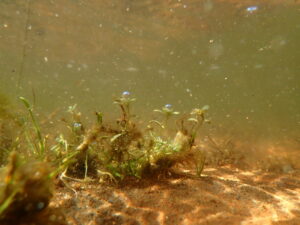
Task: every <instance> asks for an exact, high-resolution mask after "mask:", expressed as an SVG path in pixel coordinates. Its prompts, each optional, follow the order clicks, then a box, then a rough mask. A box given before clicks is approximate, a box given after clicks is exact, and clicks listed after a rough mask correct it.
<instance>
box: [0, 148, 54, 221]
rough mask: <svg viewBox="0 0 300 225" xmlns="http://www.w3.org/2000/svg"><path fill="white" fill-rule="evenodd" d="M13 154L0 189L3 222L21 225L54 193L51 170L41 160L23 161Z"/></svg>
mask: <svg viewBox="0 0 300 225" xmlns="http://www.w3.org/2000/svg"><path fill="white" fill-rule="evenodd" d="M23 161H24V160H22V159H21V158H20V157H19V156H18V155H17V153H15V152H14V153H12V155H11V158H10V163H9V164H8V166H7V167H6V168H5V169H3V171H2V176H1V181H0V183H1V186H0V187H1V189H0V221H2V222H1V224H2V223H5V224H7V223H8V224H18V223H19V222H22V221H20V220H22V218H25V217H28V216H30V217H32V218H34V216H35V215H36V214H37V213H40V212H41V211H43V210H44V209H46V208H47V206H48V204H49V202H50V199H51V197H52V193H53V181H52V178H51V177H50V173H51V169H50V166H49V165H48V163H45V162H40V161H28V162H23Z"/></svg>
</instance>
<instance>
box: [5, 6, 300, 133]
mask: <svg viewBox="0 0 300 225" xmlns="http://www.w3.org/2000/svg"><path fill="white" fill-rule="evenodd" d="M266 2H267V1H266ZM0 9H1V10H0V91H1V92H3V93H7V94H8V95H10V96H11V97H12V98H13V99H15V98H16V96H20V95H22V96H26V97H27V98H29V99H31V100H32V101H33V97H32V96H33V94H32V93H33V92H34V93H35V101H36V102H35V105H36V107H38V109H39V110H41V109H43V110H46V112H52V111H54V110H55V109H56V108H62V109H66V108H67V106H69V105H72V104H74V103H77V104H78V105H79V107H80V109H81V110H82V111H85V112H87V113H90V114H91V113H92V112H93V111H95V110H101V111H103V112H105V113H110V112H111V111H112V110H114V106H113V104H112V98H113V96H117V95H119V94H120V93H122V92H123V91H125V90H128V91H130V92H131V93H132V94H133V95H134V96H136V97H137V98H138V102H137V104H136V111H137V112H140V113H145V114H147V115H148V113H147V112H152V110H153V109H154V108H160V107H161V106H162V105H164V104H167V103H170V104H172V105H173V106H174V108H175V109H178V110H179V111H181V112H185V111H186V112H188V111H190V110H191V109H192V108H194V107H201V106H203V105H206V104H208V105H210V117H211V118H212V121H213V127H217V128H216V129H220V130H222V131H225V132H226V130H228V131H229V130H230V131H231V130H232V129H233V130H236V131H238V132H240V133H243V134H257V135H259V136H262V137H269V136H295V137H296V136H298V137H299V132H300V63H299V62H300V47H299V46H300V5H299V3H297V2H293V1H284V2H281V3H276V2H271V3H268V4H267V3H262V1H247V2H244V1H212V0H204V1H200V0H177V1H158V0H131V1H129V0H126V1H125V0H124V1H114V0H112V1H111V0H110V1H105V0H103V1H95V0H89V1H83V0H81V1H80V0H76V1H71V0H51V1H37V0H36V1H35V0H24V1H12V0H10V1H8V0H6V1H1V2H0ZM218 127H219V128H218ZM220 127H221V128H220Z"/></svg>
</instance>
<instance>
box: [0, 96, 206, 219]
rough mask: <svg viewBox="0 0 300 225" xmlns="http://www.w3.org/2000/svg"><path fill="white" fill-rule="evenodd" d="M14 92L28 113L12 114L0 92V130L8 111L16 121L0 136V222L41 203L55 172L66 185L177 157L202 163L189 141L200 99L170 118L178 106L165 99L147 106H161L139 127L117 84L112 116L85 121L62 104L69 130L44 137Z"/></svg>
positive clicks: (131, 173)
mask: <svg viewBox="0 0 300 225" xmlns="http://www.w3.org/2000/svg"><path fill="white" fill-rule="evenodd" d="M20 100H21V102H22V103H23V104H24V106H25V108H26V110H27V112H28V115H29V119H24V115H23V116H22V120H21V119H20V118H19V117H20V116H17V114H16V115H15V116H13V114H12V113H11V112H9V111H7V109H6V108H4V106H5V105H7V102H6V101H4V100H3V99H1V124H0V125H1V128H3V129H2V132H3V133H6V134H8V131H9V127H7V128H6V127H5V126H4V125H5V124H6V123H7V121H8V118H9V119H10V120H12V121H14V123H18V126H19V128H18V130H19V131H18V132H17V133H16V134H14V135H11V136H10V137H9V141H7V140H6V139H4V138H3V136H1V140H0V141H1V142H0V144H1V146H0V147H1V150H2V151H1V152H5V154H3V153H1V164H2V169H1V173H2V176H1V177H2V180H1V181H0V182H1V186H0V187H1V189H0V220H1V221H3V222H4V223H10V222H11V221H14V222H15V223H17V222H18V221H15V219H14V218H19V217H16V215H24V214H25V215H28V214H30V215H36V214H37V213H39V212H41V211H43V210H44V209H45V208H47V206H48V203H49V201H50V199H51V197H52V192H53V187H54V185H53V181H54V180H55V179H56V180H58V181H61V182H62V183H63V184H64V185H66V186H67V187H69V188H70V189H72V188H71V187H70V186H69V185H68V181H69V180H77V181H80V182H87V181H90V180H94V181H97V180H98V181H99V182H102V183H103V182H106V183H108V184H109V183H111V182H113V183H119V182H120V181H126V179H128V178H129V179H132V178H134V179H137V180H140V179H144V178H148V177H152V178H153V177H159V176H161V175H163V176H164V175H166V173H168V172H169V171H170V169H171V168H172V167H173V166H174V165H176V164H180V163H184V162H189V163H193V164H194V165H195V170H196V172H197V175H198V176H200V175H201V172H202V170H203V167H204V162H205V154H204V152H203V151H202V150H201V149H200V148H199V147H197V146H196V145H195V139H196V136H197V133H198V131H199V129H200V127H201V126H202V125H203V123H206V122H209V121H208V120H206V119H205V114H206V111H207V110H208V106H204V107H203V108H202V109H197V108H196V109H193V110H192V111H191V113H190V114H189V115H188V116H184V117H182V118H179V119H177V120H173V118H172V117H174V116H177V115H179V112H177V111H175V110H173V107H172V106H171V105H170V104H167V105H165V106H164V107H162V109H161V110H154V112H158V113H161V114H162V120H161V121H160V120H150V121H149V122H148V123H147V125H146V127H145V128H144V129H142V128H140V127H138V126H137V122H136V121H135V119H136V118H135V115H133V114H132V104H133V103H134V102H135V101H136V99H135V98H132V97H131V94H130V93H129V92H127V91H125V92H123V93H122V95H121V96H120V97H119V98H116V99H115V100H114V104H116V105H117V106H118V107H119V108H120V111H121V116H120V118H118V119H117V120H116V124H108V123H106V122H105V120H104V115H103V114H102V113H101V112H96V122H95V124H94V125H93V126H92V127H91V128H86V127H85V125H84V124H83V123H82V121H81V113H80V112H78V111H77V107H76V105H74V106H70V107H69V109H68V113H69V115H70V118H67V119H64V122H65V123H64V124H65V125H66V127H67V128H68V130H69V133H68V134H64V133H63V132H61V133H59V134H58V135H57V136H56V137H54V138H52V139H53V140H51V138H50V137H49V135H45V134H44V133H43V130H42V128H41V126H40V123H39V121H38V119H37V117H36V116H35V113H34V110H33V107H32V105H31V104H30V103H29V101H28V100H26V99H25V98H23V97H20ZM2 118H4V119H2ZM19 120H21V121H23V122H17V121H19ZM172 121H173V122H174V121H176V122H174V124H175V125H176V127H177V129H176V133H175V134H172V132H171V129H170V127H171V125H170V123H171V122H172ZM65 137H67V138H65ZM72 190H73V189H72ZM73 191H74V192H76V191H75V190H73Z"/></svg>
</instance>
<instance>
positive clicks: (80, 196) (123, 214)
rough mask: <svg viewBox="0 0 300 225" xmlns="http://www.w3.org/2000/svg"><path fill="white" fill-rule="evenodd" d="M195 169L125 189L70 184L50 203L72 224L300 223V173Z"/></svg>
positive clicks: (220, 224) (296, 171)
mask: <svg viewBox="0 0 300 225" xmlns="http://www.w3.org/2000/svg"><path fill="white" fill-rule="evenodd" d="M193 174H194V172H193V171H191V170H181V171H180V172H177V173H173V174H169V175H166V176H165V177H160V178H159V179H155V180H146V181H143V182H139V183H136V182H131V184H129V185H128V184H127V185H123V186H118V187H117V186H115V187H112V186H108V185H101V184H99V183H98V182H92V183H88V184H82V183H80V182H70V183H69V184H70V185H71V186H72V187H73V188H74V189H75V190H76V191H77V196H76V195H75V194H74V192H72V191H71V190H70V189H68V188H66V187H61V188H59V189H58V190H57V192H56V193H55V196H54V198H53V200H52V202H51V204H50V206H52V207H61V208H62V210H63V213H64V214H65V216H66V221H67V224H72V225H73V224H74V225H83V224H84V225H100V224H132V225H133V224H149V225H150V224H151V225H155V224H170V225H177V224H186V225H188V224H193V225H194V224H199V225H200V224H214V225H215V224H217V225H224V224H230V225H234V224H242V225H250V224H263V225H268V224H270V225H271V224H272V225H279V224H291V225H299V224H300V176H299V175H300V171H299V170H294V171H292V172H290V173H266V172H259V171H245V170H239V169H237V168H234V167H229V166H226V167H224V166H223V167H217V168H205V170H204V172H203V175H202V177H200V178H197V177H195V176H194V175H193Z"/></svg>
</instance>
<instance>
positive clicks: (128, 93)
mask: <svg viewBox="0 0 300 225" xmlns="http://www.w3.org/2000/svg"><path fill="white" fill-rule="evenodd" d="M129 95H130V92H129V91H123V93H122V96H123V97H128V96H129Z"/></svg>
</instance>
